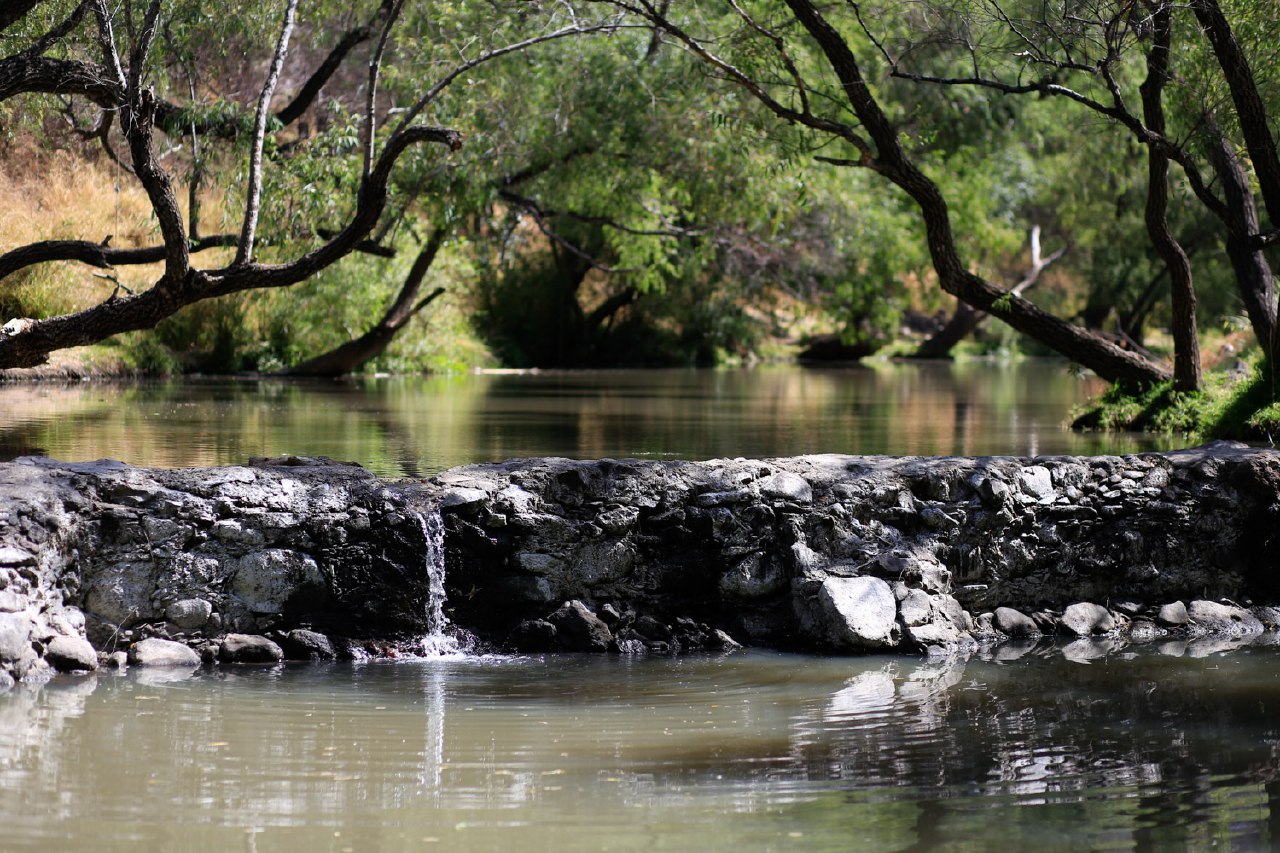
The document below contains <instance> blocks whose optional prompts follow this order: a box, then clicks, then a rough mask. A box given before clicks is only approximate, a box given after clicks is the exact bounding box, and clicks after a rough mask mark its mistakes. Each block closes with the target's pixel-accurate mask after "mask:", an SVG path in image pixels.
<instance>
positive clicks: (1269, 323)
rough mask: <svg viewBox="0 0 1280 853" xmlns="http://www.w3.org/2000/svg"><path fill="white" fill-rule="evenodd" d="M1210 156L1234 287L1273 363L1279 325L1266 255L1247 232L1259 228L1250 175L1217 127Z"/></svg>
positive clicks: (1278, 345) (1277, 351)
mask: <svg viewBox="0 0 1280 853" xmlns="http://www.w3.org/2000/svg"><path fill="white" fill-rule="evenodd" d="M1207 143H1208V149H1209V159H1210V162H1211V163H1212V164H1213V168H1214V171H1215V172H1216V173H1217V175H1218V180H1219V182H1220V183H1221V184H1222V190H1223V194H1224V195H1225V196H1226V200H1227V204H1226V209H1227V213H1228V215H1229V216H1230V219H1229V221H1228V223H1227V235H1226V248H1227V258H1228V259H1229V260H1230V261H1231V268H1232V269H1233V270H1234V271H1235V277H1236V287H1237V289H1238V290H1239V292H1240V299H1241V301H1242V302H1244V307H1245V311H1246V313H1248V315H1249V323H1250V324H1251V325H1252V326H1253V334H1254V336H1255V337H1256V338H1257V339H1258V345H1259V346H1261V347H1262V350H1263V352H1264V353H1266V354H1267V358H1268V360H1269V361H1270V362H1271V363H1273V364H1275V363H1277V358H1278V357H1280V329H1277V323H1276V288H1275V279H1274V275H1273V273H1272V269H1271V264H1270V263H1268V262H1267V257H1266V255H1265V254H1264V253H1263V252H1262V251H1261V250H1260V249H1256V248H1254V247H1253V245H1252V244H1251V242H1250V239H1249V238H1250V236H1251V235H1253V234H1256V233H1257V232H1258V208H1257V206H1256V205H1255V204H1254V201H1253V191H1252V189H1251V187H1250V186H1249V175H1248V173H1247V172H1246V171H1245V168H1244V164H1242V163H1241V162H1240V158H1239V157H1238V156H1236V152H1235V149H1234V147H1233V146H1232V145H1231V143H1230V142H1228V141H1227V139H1226V137H1224V136H1223V135H1222V133H1221V132H1220V131H1219V130H1218V129H1217V128H1216V127H1212V126H1211V127H1210V128H1209V130H1208V140H1207Z"/></svg>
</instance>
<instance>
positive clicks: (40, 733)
mask: <svg viewBox="0 0 1280 853" xmlns="http://www.w3.org/2000/svg"><path fill="white" fill-rule="evenodd" d="M1237 645H1239V644H1237ZM1093 651H1094V652H1096V653H1097V654H1096V655H1093V656H1085V655H1084V654H1082V649H1080V648H1076V649H1075V650H1074V651H1073V650H1071V649H1069V648H1068V647H1067V646H1064V645H1062V644H1024V645H1022V646H1019V647H1014V648H1007V647H1000V648H997V649H994V650H990V651H988V652H985V653H983V654H982V655H980V656H978V657H975V658H972V659H970V660H967V661H963V660H941V661H923V660H918V659H904V658H893V659H891V658H884V657H870V658H797V657H793V656H787V655H780V654H737V655H731V656H727V657H688V658H680V659H626V658H618V657H588V656H571V655H565V656H546V657H516V658H487V659H483V658H472V659H464V660H449V661H437V662H411V663H390V662H376V663H366V664H355V665H350V664H346V665H342V664H335V665H329V666H307V667H275V668H269V669H255V668H245V669H224V670H218V671H198V672H196V673H194V674H193V673H187V672H182V671H179V672H172V671H170V672H163V673H157V672H146V671H141V670H137V671H133V672H130V673H127V674H125V675H108V674H103V675H99V676H97V677H90V678H84V679H80V680H63V679H59V680H55V681H54V682H51V683H50V684H48V685H44V686H40V687H35V686H20V687H19V688H17V689H15V690H14V691H12V692H11V693H9V694H7V695H4V696H0V816H3V818H4V820H5V824H6V827H7V829H6V841H9V840H11V839H14V838H16V839H18V846H19V847H29V848H32V849H37V848H39V849H49V847H48V845H49V844H52V843H55V842H56V846H58V847H59V849H75V850H80V849H85V850H87V849H123V848H125V847H127V846H129V845H135V847H136V845H138V844H142V845H156V844H158V845H160V846H166V845H168V846H174V845H177V846H180V847H182V848H183V849H195V850H198V849H227V847H229V846H241V845H242V844H243V842H244V839H245V838H251V839H253V840H254V842H255V844H256V845H257V849H290V850H291V849H299V850H301V849H328V848H329V847H331V846H333V843H334V842H333V839H335V838H338V837H342V838H355V839H360V842H359V843H358V844H357V846H358V847H361V848H366V847H368V848H369V849H372V848H375V847H376V848H381V849H406V850H407V849H418V848H419V847H420V845H421V844H422V839H423V838H435V839H440V840H441V841H442V842H444V843H445V844H447V845H449V846H451V847H454V848H455V849H456V847H457V846H459V845H465V846H466V847H467V849H504V848H505V849H510V846H511V845H512V844H517V845H518V846H519V847H520V849H522V850H524V849H528V850H543V849H546V850H565V849H568V850H577V849H601V848H603V847H609V848H610V849H624V850H639V849H691V848H693V847H696V848H698V849H704V850H728V849H734V848H742V847H744V845H745V849H765V848H773V847H784V846H785V847H786V848H787V849H850V848H851V847H852V848H857V849H880V850H990V849H1000V848H1008V847H1009V846H1010V845H1014V844H1035V845H1039V846H1040V847H1042V848H1045V849H1126V850H1135V849H1136V850H1166V849H1171V848H1190V849H1200V848H1205V847H1210V846H1215V845H1217V844H1222V845H1224V846H1229V847H1232V848H1233V849H1258V850H1263V849H1270V848H1271V847H1272V845H1274V844H1276V843H1277V842H1280V755H1278V754H1277V753H1278V750H1280V713H1277V709H1278V708H1280V667H1277V663H1280V659H1278V658H1277V654H1278V653H1280V651H1278V650H1277V649H1276V648H1275V647H1274V646H1271V647H1267V646H1259V645H1246V646H1243V647H1237V648H1234V649H1233V650H1231V651H1230V653H1229V654H1226V653H1223V651H1222V650H1221V649H1220V647H1215V646H1212V645H1207V644H1200V645H1197V644H1196V643H1191V644H1183V645H1182V646H1180V647H1174V646H1172V645H1168V644H1166V645H1164V646H1161V645H1150V646H1146V647H1128V648H1123V649H1114V648H1113V649H1110V650H1108V651H1104V650H1103V648H1102V646H1100V645H1099V646H1098V647H1097V648H1095V649H1094V650H1093ZM1174 652H1178V653H1180V654H1179V655H1178V656H1176V657H1175V656H1173V653H1174ZM606 841H607V842H608V843H607V844H606V843H605V842H606ZM315 845H321V846H320V847H317V846H315ZM335 849H336V848H335Z"/></svg>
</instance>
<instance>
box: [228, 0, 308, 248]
mask: <svg viewBox="0 0 1280 853" xmlns="http://www.w3.org/2000/svg"><path fill="white" fill-rule="evenodd" d="M297 8H298V0H288V6H286V8H285V12H284V23H283V24H282V25H281V27H280V39H279V41H277V42H276V51H275V55H274V56H273V57H272V58H271V67H270V69H269V70H268V71H267V79H266V80H265V81H264V82H263V84H262V93H261V94H260V95H259V96H258V112H257V115H256V116H255V118H254V122H253V142H252V146H253V147H252V149H251V150H250V154H249V185H248V188H247V190H246V193H245V195H246V198H245V205H244V208H245V209H244V225H243V226H242V227H241V229H240V245H239V247H238V248H237V249H236V260H235V263H236V265H237V266H240V265H243V264H248V263H249V262H251V261H252V260H253V238H254V234H255V232H256V231H257V229H258V208H259V205H260V204H261V201H262V145H263V142H264V140H265V137H266V134H267V111H268V110H269V109H270V107H271V95H272V94H273V93H274V92H275V89H276V82H277V81H278V80H279V79H280V67H281V66H282V65H284V57H285V54H286V53H288V51H289V37H290V36H291V35H292V34H293V15H294V11H295V10H296V9H297Z"/></svg>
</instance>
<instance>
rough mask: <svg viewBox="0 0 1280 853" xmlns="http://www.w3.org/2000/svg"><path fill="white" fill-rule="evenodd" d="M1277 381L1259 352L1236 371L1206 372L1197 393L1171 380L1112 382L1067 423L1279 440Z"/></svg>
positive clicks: (1208, 437)
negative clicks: (1138, 384) (1130, 385)
mask: <svg viewBox="0 0 1280 853" xmlns="http://www.w3.org/2000/svg"><path fill="white" fill-rule="evenodd" d="M1278 392H1280V382H1277V377H1276V372H1275V368H1274V367H1273V366H1272V365H1271V364H1269V363H1268V362H1267V361H1266V360H1265V359H1264V358H1263V357H1262V356H1261V354H1259V353H1256V352H1255V353H1254V354H1252V356H1251V357H1250V358H1249V359H1248V360H1247V361H1242V362H1239V363H1238V364H1237V366H1236V368H1235V369H1232V370H1220V371H1212V372H1209V373H1206V374H1205V382H1204V385H1203V386H1202V387H1201V388H1200V389H1199V390H1198V391H1178V390H1176V389H1174V387H1173V383H1172V382H1161V383H1159V384H1156V385H1152V386H1149V387H1146V388H1141V389H1137V390H1134V389H1126V388H1124V387H1122V386H1119V385H1113V386H1111V387H1110V388H1109V389H1107V391H1106V392H1105V393H1103V394H1102V395H1101V396H1100V397H1099V398H1098V399H1097V400H1095V401H1093V402H1092V403H1091V404H1090V405H1089V406H1087V407H1086V408H1085V409H1084V410H1083V411H1082V412H1080V413H1079V414H1078V415H1077V416H1076V417H1075V418H1074V420H1073V421H1072V426H1073V427H1074V428H1076V429H1084V430H1136V431H1143V432H1170V433H1178V434H1182V435H1186V436H1187V437H1188V438H1191V439H1194V440H1200V441H1211V440H1214V439H1221V438H1232V439H1240V440H1246V441H1266V442H1269V443H1275V441H1276V439H1277V438H1280V393H1278Z"/></svg>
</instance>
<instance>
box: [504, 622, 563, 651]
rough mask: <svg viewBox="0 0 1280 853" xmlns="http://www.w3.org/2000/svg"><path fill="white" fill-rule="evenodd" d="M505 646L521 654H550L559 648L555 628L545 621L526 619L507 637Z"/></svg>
mask: <svg viewBox="0 0 1280 853" xmlns="http://www.w3.org/2000/svg"><path fill="white" fill-rule="evenodd" d="M507 645H509V646H511V647H512V648H514V649H517V650H519V651H522V652H551V651H555V650H556V649H558V648H560V641H559V636H558V632H557V631H556V626H555V625H552V624H551V623H550V622H548V621H546V620H545V619H526V620H524V621H523V622H521V623H520V624H519V625H517V626H516V628H515V630H514V631H512V632H511V634H510V636H508V637H507Z"/></svg>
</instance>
